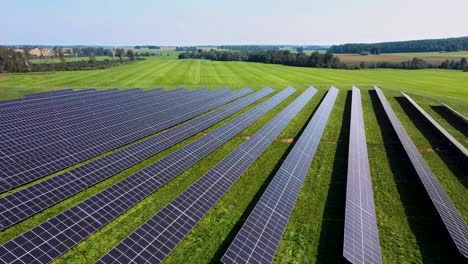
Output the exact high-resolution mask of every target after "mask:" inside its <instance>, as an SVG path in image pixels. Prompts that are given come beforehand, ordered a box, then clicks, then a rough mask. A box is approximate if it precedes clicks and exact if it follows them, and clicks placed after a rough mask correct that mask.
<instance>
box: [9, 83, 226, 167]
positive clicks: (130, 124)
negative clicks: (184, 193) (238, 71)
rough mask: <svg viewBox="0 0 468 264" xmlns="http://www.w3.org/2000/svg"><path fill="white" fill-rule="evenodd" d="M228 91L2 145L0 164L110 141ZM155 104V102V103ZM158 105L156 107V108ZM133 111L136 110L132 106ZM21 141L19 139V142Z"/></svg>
mask: <svg viewBox="0 0 468 264" xmlns="http://www.w3.org/2000/svg"><path fill="white" fill-rule="evenodd" d="M228 93H229V92H228V91H227V90H219V91H216V92H213V93H210V94H205V93H202V94H196V95H190V94H188V95H184V96H177V97H175V96H170V97H167V98H165V99H162V100H158V101H159V103H160V104H151V103H148V104H145V106H144V107H143V109H139V110H130V111H128V112H127V113H125V114H118V115H117V116H116V117H115V118H108V119H106V118H105V119H103V120H99V121H96V120H91V121H90V122H88V124H87V125H84V124H82V126H83V127H81V128H80V127H73V129H72V128H67V130H65V131H56V130H48V134H42V135H41V136H43V137H41V138H36V136H31V138H34V139H31V141H29V142H28V141H26V142H23V143H20V144H16V145H4V146H3V148H2V150H1V152H0V163H1V164H2V166H0V167H5V166H9V165H13V164H17V163H19V162H22V161H26V160H29V159H33V158H35V157H38V156H42V155H45V154H48V153H52V152H54V151H59V150H63V149H66V147H67V146H68V147H70V146H73V145H78V144H79V145H82V144H86V143H93V142H95V141H98V140H100V139H101V140H105V139H106V138H107V139H113V138H116V137H118V136H120V135H125V133H128V130H129V129H130V130H133V131H140V130H142V129H145V128H147V127H148V126H149V125H150V124H154V123H158V122H160V121H161V120H164V118H165V117H166V116H168V115H170V114H172V115H175V114H179V113H183V112H184V111H185V108H186V106H187V105H196V104H197V103H200V102H204V101H208V100H211V99H214V98H216V96H220V95H223V94H228ZM155 103H156V102H155ZM155 105H158V106H159V107H155ZM135 108H136V109H138V108H139V107H137V106H135ZM18 141H20V140H18Z"/></svg>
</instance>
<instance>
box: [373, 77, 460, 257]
mask: <svg viewBox="0 0 468 264" xmlns="http://www.w3.org/2000/svg"><path fill="white" fill-rule="evenodd" d="M374 89H375V90H376V92H377V95H378V97H379V99H380V102H381V103H382V106H383V108H384V110H385V112H386V114H387V116H388V118H389V120H390V123H391V124H392V126H393V129H394V130H395V132H396V134H397V136H398V138H399V140H400V142H401V144H402V145H403V148H404V149H405V151H406V153H407V155H408V157H409V159H410V161H411V163H412V164H413V167H414V168H415V170H416V173H417V175H418V177H419V179H420V180H421V182H422V184H423V186H424V188H425V190H426V192H427V194H428V195H429V198H430V199H431V201H432V203H433V204H434V206H435V208H436V210H437V212H438V213H439V216H440V217H441V219H442V221H443V223H444V225H445V227H446V228H447V231H448V232H449V234H450V236H451V238H452V240H453V242H454V243H455V245H456V247H457V248H458V250H459V251H460V253H461V254H462V255H463V256H465V257H466V258H468V227H467V226H466V224H465V222H464V220H463V218H462V217H461V215H460V213H459V212H458V210H457V209H456V208H455V206H454V205H453V203H452V201H451V200H450V198H449V197H448V195H447V193H445V191H444V189H443V188H442V186H441V185H440V183H439V181H438V180H437V178H436V177H435V175H434V174H433V172H432V171H431V169H430V168H429V166H428V165H427V163H426V162H425V161H424V158H423V157H422V156H421V154H420V153H419V151H418V149H417V147H416V146H415V145H414V143H413V141H412V140H411V138H410V137H409V136H408V134H407V133H406V131H405V129H404V128H403V126H402V125H401V123H400V121H399V120H398V118H397V116H396V114H395V113H394V112H393V110H392V108H391V106H390V104H389V103H388V101H387V99H386V98H385V95H384V94H383V92H382V90H380V89H379V88H378V87H377V86H374Z"/></svg>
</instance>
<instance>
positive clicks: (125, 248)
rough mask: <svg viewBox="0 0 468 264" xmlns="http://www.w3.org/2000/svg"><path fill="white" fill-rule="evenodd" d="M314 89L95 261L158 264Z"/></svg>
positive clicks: (301, 105) (268, 142)
mask: <svg viewBox="0 0 468 264" xmlns="http://www.w3.org/2000/svg"><path fill="white" fill-rule="evenodd" d="M315 92H316V90H315V89H314V88H309V89H308V90H307V91H306V92H304V93H303V94H302V95H300V96H299V97H298V98H297V99H296V100H295V101H294V102H293V103H291V104H290V105H289V106H288V107H286V108H285V109H284V110H283V111H281V112H280V113H279V114H278V115H277V116H276V117H274V118H273V119H272V120H271V121H270V122H268V123H267V124H266V125H265V126H263V127H262V128H261V129H260V130H259V131H258V132H257V133H255V134H254V135H253V136H252V137H251V138H249V139H248V140H247V141H246V142H244V143H243V144H241V146H239V147H238V148H237V149H236V150H234V151H233V152H231V153H230V154H229V155H228V156H227V157H225V158H224V159H223V160H222V161H221V162H219V163H218V164H217V165H215V166H214V167H213V168H212V169H210V171H208V172H207V173H206V174H205V175H204V176H202V177H201V178H200V179H199V180H197V181H196V182H195V183H193V184H192V185H191V186H190V187H189V188H187V189H186V190H185V191H184V192H182V193H181V194H180V195H179V196H177V198H175V199H174V200H173V201H172V202H170V203H169V204H168V205H166V206H165V207H164V208H162V209H161V210H160V211H159V212H158V213H157V214H156V215H154V216H153V217H152V218H151V219H150V220H148V221H147V222H146V223H145V224H143V225H142V226H140V228H138V229H137V230H136V231H135V232H133V233H132V234H131V235H130V236H129V237H127V238H126V239H125V240H123V241H122V242H121V243H120V244H119V245H118V246H117V247H115V248H114V249H113V250H111V251H110V252H109V253H108V254H106V255H105V256H104V257H103V258H101V260H100V261H99V262H98V263H160V262H161V261H162V260H163V259H164V258H165V257H166V256H167V255H168V254H169V253H170V252H171V251H172V249H174V248H175V247H176V245H177V244H178V243H179V242H180V241H181V240H182V239H183V238H184V237H185V236H186V235H187V234H188V233H189V232H190V230H192V228H194V227H195V225H196V224H197V223H198V221H200V220H201V219H202V218H203V217H204V215H205V214H206V213H207V212H208V211H209V210H210V209H211V208H212V207H213V206H214V205H215V204H216V203H217V201H218V200H219V199H221V197H222V196H223V195H224V193H225V192H227V190H228V189H229V188H230V187H231V186H232V185H233V184H234V182H235V181H237V179H238V178H239V177H240V176H241V175H242V173H244V172H245V171H246V170H247V169H248V167H249V166H250V165H251V164H252V163H253V162H254V161H255V160H256V159H257V158H258V157H259V156H260V155H261V154H262V153H263V151H265V149H266V148H267V147H268V146H269V145H270V144H271V142H272V141H273V140H274V139H275V138H276V137H277V136H278V135H279V133H280V132H281V131H282V130H283V129H284V128H285V127H286V125H287V124H288V123H289V122H290V121H291V120H292V119H293V118H294V117H295V116H296V114H297V113H298V112H299V111H300V110H301V109H302V108H303V106H304V105H305V104H306V103H307V102H308V101H309V100H310V98H311V97H312V96H313V95H314V94H315ZM148 241H149V243H148ZM135 247H138V248H139V250H138V251H137V252H136V253H138V254H136V255H135V254H134V253H135V252H134V251H132V250H130V249H134V248H135ZM143 256H145V257H143Z"/></svg>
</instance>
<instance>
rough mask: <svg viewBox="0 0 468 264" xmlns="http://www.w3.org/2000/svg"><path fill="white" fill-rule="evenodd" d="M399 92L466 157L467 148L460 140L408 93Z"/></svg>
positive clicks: (467, 153) (467, 155)
mask: <svg viewBox="0 0 468 264" xmlns="http://www.w3.org/2000/svg"><path fill="white" fill-rule="evenodd" d="M401 94H402V95H403V96H404V97H406V99H408V101H409V102H410V103H411V104H412V105H413V106H414V108H416V109H417V110H418V111H419V113H421V114H422V115H423V116H424V117H425V118H426V119H427V121H429V123H431V125H432V126H433V127H434V128H435V129H437V131H439V132H440V134H441V135H442V136H443V137H444V138H445V139H446V140H447V141H448V142H449V144H450V145H452V146H454V147H455V148H456V149H457V150H458V152H459V153H461V154H462V155H463V156H464V157H465V158H468V149H466V148H465V146H463V145H462V144H461V143H460V142H458V141H457V140H456V139H455V138H454V137H453V136H452V135H450V133H449V132H447V130H445V128H443V127H442V126H441V125H440V124H439V123H437V121H435V120H434V118H432V117H431V116H430V115H429V114H428V113H427V112H426V111H424V109H422V108H421V106H419V105H418V104H417V103H416V102H415V101H414V100H413V99H412V98H411V97H410V96H409V95H407V94H405V93H404V92H401Z"/></svg>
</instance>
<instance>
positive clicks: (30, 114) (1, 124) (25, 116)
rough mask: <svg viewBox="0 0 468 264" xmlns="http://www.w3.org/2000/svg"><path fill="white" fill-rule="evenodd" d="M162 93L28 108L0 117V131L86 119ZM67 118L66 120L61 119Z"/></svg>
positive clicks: (123, 93)
mask: <svg viewBox="0 0 468 264" xmlns="http://www.w3.org/2000/svg"><path fill="white" fill-rule="evenodd" d="M162 93H163V91H162V90H159V89H156V90H151V91H150V92H142V91H140V90H139V89H129V90H125V91H121V92H114V93H106V94H100V95H95V96H93V97H90V98H84V99H82V98H80V99H78V100H76V102H73V103H67V104H61V105H53V106H52V107H50V108H44V107H34V108H35V109H31V108H28V110H34V111H22V112H18V111H14V112H13V113H12V114H10V115H8V116H7V117H5V118H3V119H2V117H0V130H1V131H8V130H17V129H18V128H22V129H24V128H30V127H37V126H44V125H46V124H47V123H53V122H66V121H68V120H69V119H71V118H77V117H80V115H84V114H87V115H88V116H87V117H88V118H90V117H93V116H95V115H96V114H98V113H101V112H104V110H105V109H103V108H109V107H110V106H113V107H121V106H123V104H124V103H130V102H133V101H134V100H137V99H140V98H141V99H144V98H145V96H148V95H151V96H154V95H156V94H162ZM63 118H67V119H65V120H64V119H63Z"/></svg>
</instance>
